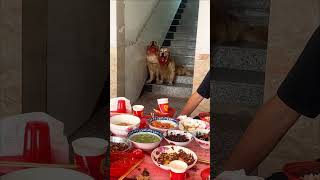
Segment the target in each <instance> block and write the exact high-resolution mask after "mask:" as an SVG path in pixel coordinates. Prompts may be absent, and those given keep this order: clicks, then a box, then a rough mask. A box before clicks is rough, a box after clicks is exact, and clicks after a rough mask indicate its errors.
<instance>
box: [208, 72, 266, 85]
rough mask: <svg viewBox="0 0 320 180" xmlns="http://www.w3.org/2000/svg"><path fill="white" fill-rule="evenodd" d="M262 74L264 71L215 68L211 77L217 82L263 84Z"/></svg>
mask: <svg viewBox="0 0 320 180" xmlns="http://www.w3.org/2000/svg"><path fill="white" fill-rule="evenodd" d="M264 75H265V74H264V72H256V71H246V70H237V69H227V68H215V69H214V70H213V71H212V78H211V79H212V80H214V81H217V82H233V83H243V84H252V85H262V86H263V85H264Z"/></svg>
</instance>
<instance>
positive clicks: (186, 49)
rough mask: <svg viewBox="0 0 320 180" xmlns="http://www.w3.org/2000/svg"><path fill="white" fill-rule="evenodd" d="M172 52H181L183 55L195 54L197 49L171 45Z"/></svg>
mask: <svg viewBox="0 0 320 180" xmlns="http://www.w3.org/2000/svg"><path fill="white" fill-rule="evenodd" d="M170 50H171V52H172V53H174V54H181V55H185V56H194V54H195V49H194V48H193V49H189V48H185V49H183V48H175V47H171V48H170Z"/></svg>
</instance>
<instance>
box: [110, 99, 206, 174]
mask: <svg viewBox="0 0 320 180" xmlns="http://www.w3.org/2000/svg"><path fill="white" fill-rule="evenodd" d="M155 101H157V104H158V107H154V109H153V112H144V105H134V106H132V107H131V104H130V101H129V100H128V99H126V98H124V97H119V98H113V99H111V100H110V131H111V136H110V176H111V177H110V178H111V179H120V180H121V179H136V180H149V179H150V180H163V179H171V180H189V179H190V180H193V179H194V180H199V179H203V180H207V179H210V113H208V112H204V113H200V114H199V116H198V118H197V119H196V118H192V117H187V116H184V115H179V116H177V112H176V110H175V108H174V107H171V106H170V99H168V98H160V99H155Z"/></svg>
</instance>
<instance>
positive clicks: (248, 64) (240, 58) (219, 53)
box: [213, 47, 267, 72]
mask: <svg viewBox="0 0 320 180" xmlns="http://www.w3.org/2000/svg"><path fill="white" fill-rule="evenodd" d="M266 58H267V52H266V50H264V49H253V48H239V47H219V48H217V49H215V53H214V62H213V64H214V66H215V67H220V68H230V69H239V70H250V71H259V72H264V71H265V61H266Z"/></svg>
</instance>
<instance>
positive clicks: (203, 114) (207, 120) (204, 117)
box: [199, 112, 210, 122]
mask: <svg viewBox="0 0 320 180" xmlns="http://www.w3.org/2000/svg"><path fill="white" fill-rule="evenodd" d="M199 117H200V120H202V121H206V122H210V113H209V112H201V113H199ZM207 117H209V119H207Z"/></svg>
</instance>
